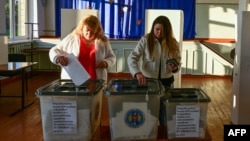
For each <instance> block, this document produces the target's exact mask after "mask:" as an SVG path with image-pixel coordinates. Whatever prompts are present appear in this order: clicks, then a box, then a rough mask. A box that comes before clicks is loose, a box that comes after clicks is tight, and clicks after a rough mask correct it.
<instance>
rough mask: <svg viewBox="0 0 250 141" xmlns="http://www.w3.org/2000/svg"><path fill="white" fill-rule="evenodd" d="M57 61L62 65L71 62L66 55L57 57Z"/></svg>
mask: <svg viewBox="0 0 250 141" xmlns="http://www.w3.org/2000/svg"><path fill="white" fill-rule="evenodd" d="M56 63H57V64H59V65H62V66H67V65H68V63H69V61H68V58H67V57H65V56H59V57H57V59H56Z"/></svg>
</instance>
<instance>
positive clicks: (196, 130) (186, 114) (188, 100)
mask: <svg viewBox="0 0 250 141" xmlns="http://www.w3.org/2000/svg"><path fill="white" fill-rule="evenodd" d="M164 98H165V104H166V121H167V135H168V139H173V138H204V137H205V132H206V123H207V107H208V103H209V102H210V101H211V100H210V98H209V97H208V96H207V94H206V93H205V92H204V91H203V90H202V89H199V88H173V89H170V90H168V91H166V94H165V97H164Z"/></svg>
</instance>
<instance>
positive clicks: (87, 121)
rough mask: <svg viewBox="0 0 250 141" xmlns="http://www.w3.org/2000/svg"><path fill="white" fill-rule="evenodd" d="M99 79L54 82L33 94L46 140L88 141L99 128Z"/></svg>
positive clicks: (101, 89)
mask: <svg viewBox="0 0 250 141" xmlns="http://www.w3.org/2000/svg"><path fill="white" fill-rule="evenodd" d="M103 85H104V82H103V81H102V80H93V81H92V80H88V81H86V82H85V83H84V84H82V85H80V86H75V85H74V83H73V82H72V81H71V80H60V79H59V80H55V81H53V82H51V83H49V84H47V85H45V86H42V87H40V88H39V89H37V91H36V95H37V96H38V97H39V99H40V107H41V116H42V126H43V137H44V140H45V141H69V140H70V141H83V140H84V141H87V140H91V138H92V137H93V134H94V133H95V131H96V130H97V128H98V127H99V126H100V119H101V109H102V107H101V106H102V95H103Z"/></svg>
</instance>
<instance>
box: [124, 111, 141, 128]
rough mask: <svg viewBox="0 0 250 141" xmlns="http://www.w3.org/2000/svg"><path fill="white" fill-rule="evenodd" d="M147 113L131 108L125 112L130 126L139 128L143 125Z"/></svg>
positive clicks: (127, 123)
mask: <svg viewBox="0 0 250 141" xmlns="http://www.w3.org/2000/svg"><path fill="white" fill-rule="evenodd" d="M144 121H145V115H144V114H143V112H142V111H141V110H139V109H131V110H129V111H128V112H127V113H126V114H125V123H126V125H128V126H129V127H132V128H138V127H140V126H141V125H143V123H144Z"/></svg>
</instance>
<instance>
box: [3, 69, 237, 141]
mask: <svg viewBox="0 0 250 141" xmlns="http://www.w3.org/2000/svg"><path fill="white" fill-rule="evenodd" d="M114 77H115V78H127V77H130V75H117V74H116V75H110V78H114ZM58 78H59V73H58V72H42V73H41V72H39V73H38V72H34V73H33V75H32V76H31V77H30V78H29V80H28V86H29V89H28V92H27V93H26V95H25V97H26V102H27V103H28V102H31V101H34V104H33V105H31V106H29V107H27V108H26V109H24V110H23V111H21V112H19V113H17V114H16V115H14V116H9V114H10V113H11V112H13V111H15V110H16V109H18V108H20V106H21V100H20V98H0V138H1V140H2V141H43V133H42V129H43V127H42V123H41V113H40V101H39V98H38V97H37V96H36V95H35V92H36V90H37V89H38V88H39V87H41V86H43V85H45V84H47V83H50V82H52V81H53V80H56V79H58ZM5 82H6V81H5ZM182 87H183V88H202V89H203V90H204V91H205V92H206V93H207V95H208V96H209V97H210V98H211V102H210V103H209V104H208V110H207V128H208V131H209V132H210V134H211V136H212V140H213V141H223V125H224V124H230V122H231V121H230V113H231V112H230V105H231V91H232V83H231V78H230V77H227V76H226V77H217V76H202V77H201V76H187V75H185V76H183V77H182ZM20 93H21V81H20V79H17V78H12V79H11V81H8V82H6V83H4V84H2V94H1V95H19V94H20ZM102 107H103V109H102V119H101V124H102V125H108V124H109V117H108V115H107V113H108V112H107V99H106V98H105V97H103V106H102Z"/></svg>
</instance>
